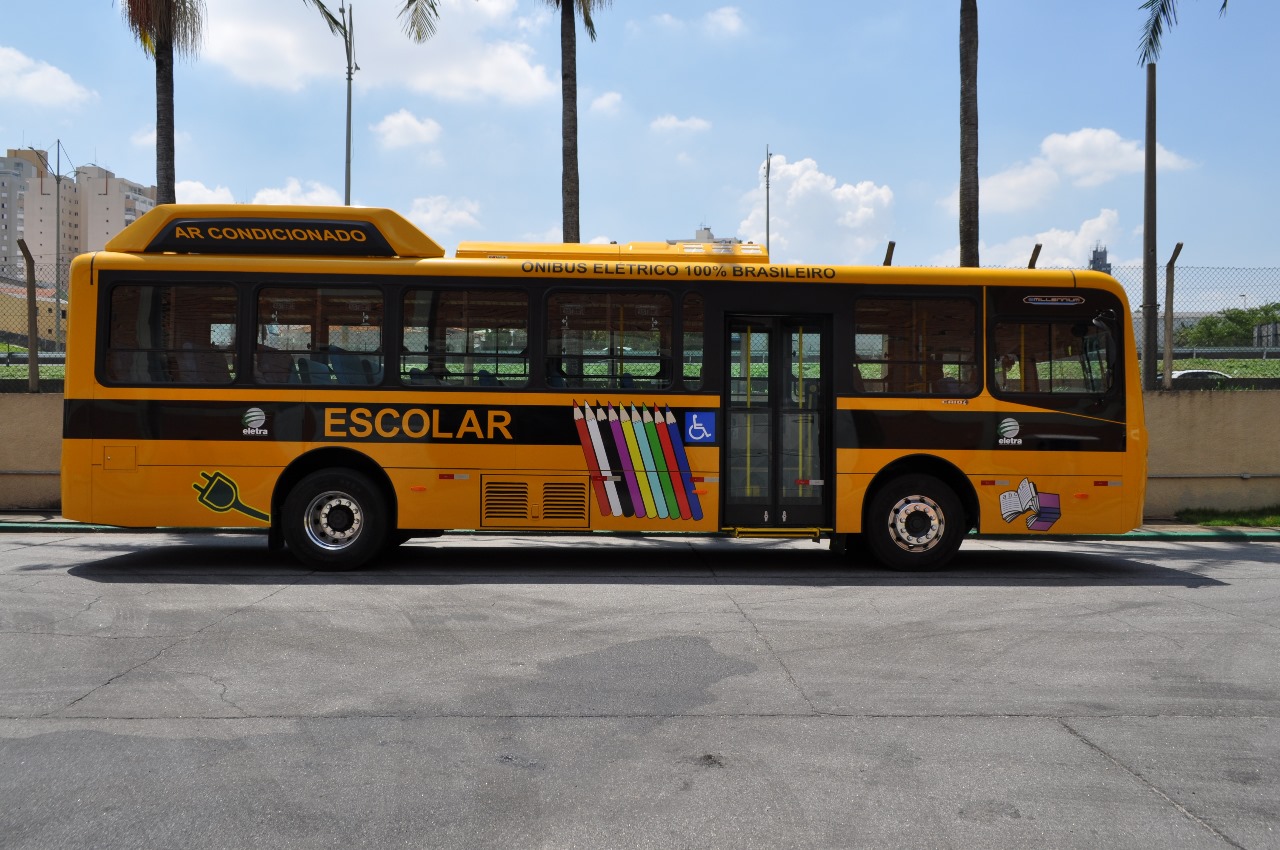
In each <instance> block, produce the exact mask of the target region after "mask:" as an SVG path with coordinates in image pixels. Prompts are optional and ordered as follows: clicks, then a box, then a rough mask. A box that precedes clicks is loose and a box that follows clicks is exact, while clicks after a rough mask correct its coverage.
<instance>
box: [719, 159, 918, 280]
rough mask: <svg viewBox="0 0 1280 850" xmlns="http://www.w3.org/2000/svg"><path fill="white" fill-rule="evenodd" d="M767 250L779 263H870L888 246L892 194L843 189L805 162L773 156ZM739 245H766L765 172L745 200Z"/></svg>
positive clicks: (868, 186)
mask: <svg viewBox="0 0 1280 850" xmlns="http://www.w3.org/2000/svg"><path fill="white" fill-rule="evenodd" d="M770 188H771V191H770V199H769V217H770V227H769V230H770V233H769V241H770V243H771V244H770V249H771V252H772V257H773V259H774V260H775V261H778V262H804V261H813V262H827V263H859V262H870V261H872V260H873V259H876V258H878V257H879V256H882V255H883V251H884V246H885V245H886V244H887V242H888V235H887V233H888V229H889V224H890V222H889V219H890V211H891V208H892V206H893V191H892V190H891V189H890V188H889V187H888V186H878V185H876V184H875V183H874V182H872V181H870V180H863V181H861V182H859V183H841V182H840V181H839V180H837V179H836V178H835V177H833V176H832V175H830V174H825V173H823V172H822V171H821V170H820V169H819V168H818V163H817V162H816V161H814V160H813V159H809V158H805V159H801V160H798V161H796V162H788V161H787V158H786V157H785V156H783V155H781V154H774V155H773V159H772V165H771V169H770ZM743 200H744V202H745V203H746V204H747V205H748V207H749V212H748V214H747V217H746V218H745V219H743V221H742V222H741V223H740V224H739V225H738V235H739V237H740V238H742V239H746V240H750V241H753V242H757V243H760V244H764V242H765V185H764V167H763V165H761V168H760V184H759V186H757V188H755V189H754V190H752V191H751V192H749V193H748V194H747V195H746V196H745V197H744V198H743Z"/></svg>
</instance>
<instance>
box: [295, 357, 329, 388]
mask: <svg viewBox="0 0 1280 850" xmlns="http://www.w3.org/2000/svg"><path fill="white" fill-rule="evenodd" d="M298 371H299V372H301V373H302V380H303V383H307V384H327V383H329V382H330V381H333V380H334V372H333V370H332V369H330V368H329V364H328V363H321V362H320V361H319V360H312V359H311V358H310V357H299V358H298Z"/></svg>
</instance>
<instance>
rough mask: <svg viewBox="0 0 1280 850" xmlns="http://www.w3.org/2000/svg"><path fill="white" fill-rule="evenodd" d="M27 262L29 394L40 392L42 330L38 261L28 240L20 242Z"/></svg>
mask: <svg viewBox="0 0 1280 850" xmlns="http://www.w3.org/2000/svg"><path fill="white" fill-rule="evenodd" d="M18 250H19V251H21V252H22V256H23V258H24V259H26V261H27V392H32V393H38V392H40V330H39V328H37V327H36V261H35V258H34V257H32V256H31V249H29V248H28V247H27V240H25V239H19V240H18Z"/></svg>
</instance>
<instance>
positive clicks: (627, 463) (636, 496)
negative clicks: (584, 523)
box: [609, 404, 645, 517]
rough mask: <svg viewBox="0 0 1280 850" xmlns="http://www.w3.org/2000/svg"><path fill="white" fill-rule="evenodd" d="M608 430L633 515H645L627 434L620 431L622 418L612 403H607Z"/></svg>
mask: <svg viewBox="0 0 1280 850" xmlns="http://www.w3.org/2000/svg"><path fill="white" fill-rule="evenodd" d="M625 413H626V411H623V414H624V415H625ZM609 430H610V431H611V432H612V433H613V442H614V445H616V446H617V449H618V458H619V461H620V462H621V465H622V477H623V478H624V479H625V480H626V482H627V493H628V495H630V497H631V505H632V507H633V508H635V515H636V516H638V517H642V516H644V515H645V513H644V499H643V498H642V497H641V495H640V484H639V483H638V482H637V481H636V470H635V463H634V462H633V461H632V459H631V450H630V449H629V448H628V446H627V436H626V434H624V433H622V420H621V419H619V418H618V411H616V410H614V409H613V405H612V404H610V405H609ZM619 495H621V493H619Z"/></svg>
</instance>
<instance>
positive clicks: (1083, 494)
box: [1075, 493, 1089, 499]
mask: <svg viewBox="0 0 1280 850" xmlns="http://www.w3.org/2000/svg"><path fill="white" fill-rule="evenodd" d="M1075 497H1076V498H1077V499H1087V498H1089V494H1088V493H1076V494H1075Z"/></svg>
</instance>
